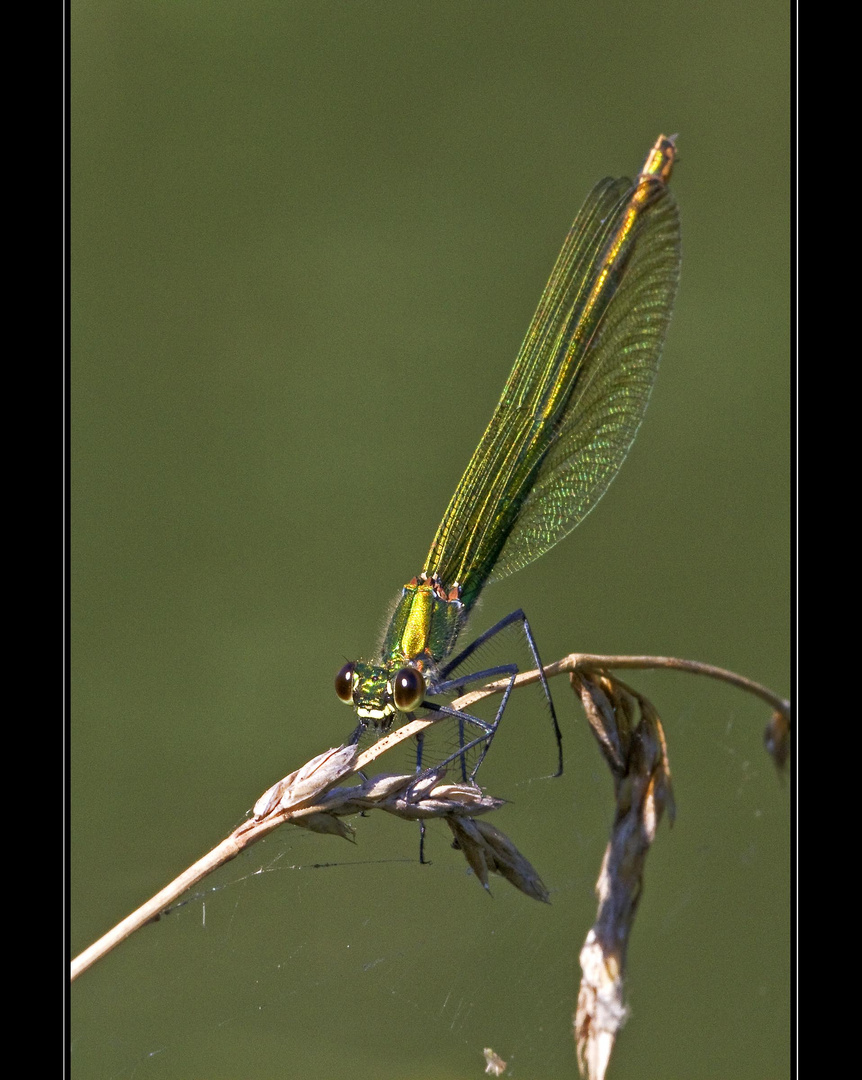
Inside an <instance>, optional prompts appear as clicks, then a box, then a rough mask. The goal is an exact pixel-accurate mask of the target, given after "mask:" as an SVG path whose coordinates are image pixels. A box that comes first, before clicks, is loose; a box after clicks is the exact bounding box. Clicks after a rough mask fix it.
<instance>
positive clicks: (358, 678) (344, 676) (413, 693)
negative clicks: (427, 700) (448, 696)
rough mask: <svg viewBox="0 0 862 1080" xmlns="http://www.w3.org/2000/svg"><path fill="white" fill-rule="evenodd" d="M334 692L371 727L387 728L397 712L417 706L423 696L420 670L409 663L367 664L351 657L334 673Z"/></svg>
mask: <svg viewBox="0 0 862 1080" xmlns="http://www.w3.org/2000/svg"><path fill="white" fill-rule="evenodd" d="M335 692H336V694H337V695H338V697H339V699H340V700H341V701H343V702H344V703H345V704H346V705H353V706H354V708H355V709H356V713H357V715H358V717H359V719H360V720H361V721H362V722H363V723H365V724H369V725H371V726H373V727H377V728H387V727H389V725H390V724H391V723H392V718H393V716H394V715H395V713H396V712H402V713H409V712H412V711H413V710H414V709H418V708H419V706H420V705H421V704H422V699H423V698H424V697H425V692H426V685H425V678H424V676H423V674H422V672H421V671H420V670H419V669H418V668H417V667H413V666H411V665H409V664H403V663H401V664H400V665H396V664H392V665H391V666H389V667H387V666H383V665H381V664H369V663H365V662H364V661H362V660H352V661H351V662H350V663H348V664H345V665H344V667H343V668H342V669H341V670H340V671H339V672H338V674H337V675H336V676H335Z"/></svg>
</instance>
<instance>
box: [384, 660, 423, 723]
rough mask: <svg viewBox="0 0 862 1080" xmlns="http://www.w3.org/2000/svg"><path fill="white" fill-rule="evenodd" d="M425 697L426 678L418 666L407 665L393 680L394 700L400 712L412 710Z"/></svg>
mask: <svg viewBox="0 0 862 1080" xmlns="http://www.w3.org/2000/svg"><path fill="white" fill-rule="evenodd" d="M423 697H425V680H424V679H423V678H422V674H421V672H418V671H417V670H416V668H412V667H405V668H401V670H400V671H399V672H398V673H397V674H396V676H395V678H394V679H393V680H392V700H393V701H394V702H395V708H396V709H398V710H399V712H412V711H413V710H414V709H415V708H417V707H418V706H419V705H421V703H422V698H423Z"/></svg>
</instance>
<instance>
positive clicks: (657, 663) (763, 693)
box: [453, 653, 790, 722]
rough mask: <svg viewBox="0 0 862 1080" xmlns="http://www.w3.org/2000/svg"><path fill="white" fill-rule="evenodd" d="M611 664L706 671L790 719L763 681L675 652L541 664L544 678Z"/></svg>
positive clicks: (573, 657) (534, 677)
mask: <svg viewBox="0 0 862 1080" xmlns="http://www.w3.org/2000/svg"><path fill="white" fill-rule="evenodd" d="M614 668H619V669H623V668H628V669H629V670H638V671H651V670H661V669H665V670H670V671H687V672H688V673H689V674H690V675H706V676H707V677H708V678H710V679H719V680H720V681H721V682H726V683H729V684H730V685H731V686H736V687H737V688H738V689H740V690H745V691H746V692H747V693H749V694H754V695H755V697H759V698H760V699H761V700H762V701H765V702H767V704H769V705H771V706H772V708H773V709H775V711H776V712H779V713H781V715H782V716H783V717H785V718H786V719H787V720H788V722H789V720H790V702H789V701H787V700H786V699H785V698H782V697H780V696H779V695H778V694H776V693H774V692H773V691H772V690H770V689H769V687H767V686H763V684H762V683H758V682H755V681H754V680H753V679H747V678H746V677H745V676H744V675H737V673H736V672H735V671H728V670H727V669H726V668H720V667H716V666H715V665H714V664H704V663H701V662H700V661H699V660H681V659H679V658H678V657H676V656H601V655H599V654H596V653H569V655H568V656H564V657H563V658H562V660H557V661H556V662H555V663H553V664H546V665H545V668H544V672H545V678H546V679H551V678H553V677H554V676H555V675H563V674H572V673H575V674H577V673H579V672H585V673H590V672H597V671H611V670H613V669H614ZM538 681H539V671H538V669H535V670H533V671H525V672H523V673H522V674H520V675H518V676H517V677H516V679H515V686H516V687H517V686H527V685H528V684H529V683H534V682H538ZM508 685H509V680H508V679H497V680H496V681H495V682H492V683H488V684H487V685H486V686H483V687H481V689H479V690H474V691H472V692H471V693H469V694H465V695H464V696H463V697H461V698H458V700H457V701H456V702H453V708H456V709H464V710H467V709H469V708H470V706H471V705H475V704H476V702H477V701H482V700H483V699H484V698H486V697H490V696H491V695H492V694H502V693H503V691H504V690H505V689H506V687H507V686H508Z"/></svg>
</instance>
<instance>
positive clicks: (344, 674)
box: [335, 660, 356, 705]
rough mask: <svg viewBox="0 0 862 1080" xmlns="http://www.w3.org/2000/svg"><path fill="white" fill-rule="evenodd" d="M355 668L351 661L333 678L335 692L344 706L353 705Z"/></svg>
mask: <svg viewBox="0 0 862 1080" xmlns="http://www.w3.org/2000/svg"><path fill="white" fill-rule="evenodd" d="M355 667H356V665H355V664H354V662H353V661H352V660H351V662H350V663H349V664H345V665H344V667H343V668H342V669H341V671H339V673H338V674H337V675H336V676H335V692H336V694H338V696H339V697H340V698H341V700H342V701H343V702H344V703H345V705H352V704H353V669H354V668H355Z"/></svg>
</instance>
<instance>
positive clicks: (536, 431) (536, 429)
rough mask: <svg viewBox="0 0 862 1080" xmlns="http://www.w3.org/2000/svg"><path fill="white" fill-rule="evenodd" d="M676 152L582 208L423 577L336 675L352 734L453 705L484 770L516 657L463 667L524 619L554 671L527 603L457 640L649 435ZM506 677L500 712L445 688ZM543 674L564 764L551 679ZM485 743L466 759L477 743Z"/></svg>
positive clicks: (663, 317) (666, 142)
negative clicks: (459, 702)
mask: <svg viewBox="0 0 862 1080" xmlns="http://www.w3.org/2000/svg"><path fill="white" fill-rule="evenodd" d="M675 156H676V148H675V143H674V138H673V137H671V138H668V137H666V136H664V135H662V136H660V137H659V139H658V140H657V141H656V143H655V146H654V147H653V148H652V150H651V151H650V153H649V156H648V157H647V159H646V162H645V163H644V166H643V169H642V170H641V172H640V173H639V174H638V176H637V178H636V179H635V181H634V182H633V183H632V182H631V181H630V180H627V179H622V180H612V179H606V180H602V181H601V182H600V183H598V184H597V185H596V186H595V187H594V188H593V190H592V191H591V192H590V194H589V195H588V197H587V200H586V202H585V203H584V205H583V206H582V207H581V209H580V211H579V213H578V215H577V217H576V218H575V221H574V224H573V225H572V227H571V229H570V231H569V234H568V236H567V237H566V240H565V243H564V244H563V249H562V251H561V252H560V255H559V257H558V259H557V262H556V265H555V266H554V269H553V271H552V272H551V277H550V279H549V281H548V284H547V285H546V286H545V291H544V292H543V293H542V298H541V300H540V301H539V307H538V309H537V311H536V314H535V315H534V316H533V321H532V323H531V324H530V328H529V330H528V331H527V336H526V338H525V339H524V343H523V345H522V346H521V350H520V352H519V353H518V357H517V359H516V361H515V366H514V368H513V369H512V372H511V374H510V375H509V378H508V381H507V382H506V385H505V386H504V388H503V394H502V397H501V398H500V401H499V403H498V405H497V407H496V409H495V411H494V415H493V416H492V418H491V422H490V424H489V425H488V427H487V429H486V431H485V434H484V435H483V436H482V440H481V442H480V443H479V446H478V448H477V449H476V452H475V453H474V454H473V457H472V459H471V460H470V464H469V465H468V466H467V470H466V472H465V473H464V475H463V477H462V478H461V482H460V483H459V484H458V487H457V489H456V491H455V494H454V495H453V496H452V499H451V501H450V503H449V507H448V509H447V510H446V513H445V514H444V516H443V520H442V522H441V523H440V526H439V528H438V529H437V535H436V536H435V537H434V541H433V543H432V544H431V550H430V551H429V553H428V557H427V558H426V560H425V565H424V567H423V569H422V572H421V574H419V575H418V576H417V577H414V578H413V579H412V580H411V581H409V582H408V583H407V584H406V585H405V586H404V588H403V591H402V593H401V597H400V599H399V601H398V603H397V606H396V607H395V610H394V613H393V615H392V618H391V620H390V622H389V626H388V629H387V631H386V634H385V637H384V640H383V644H382V646H381V648H380V650H379V653H378V655H377V657H376V659H374V660H372V661H361V660H357V661H353V662H351V663H348V664H345V665H344V667H342V669H341V670H340V671H339V672H338V675H337V676H336V679H335V689H336V692H337V694H338V696H339V698H341V700H342V701H344V702H347V703H348V704H352V705H353V706H354V708H355V710H356V714H357V716H358V718H359V726H358V728H357V729H356V732H355V734H354V738H359V736H360V735H361V734H362V732H363V731H364V730H365V729H368V728H371V729H375V730H376V731H378V732H380V731H385V730H386V729H388V728H389V727H390V725H391V724H392V722H393V719H394V718H395V717H396V716H398V715H400V716H402V717H403V718H404V719H405V720H407V719H410V718H412V717H413V715H414V714H415V712H416V711H417V710H423V711H425V710H427V711H428V712H433V713H440V714H443V715H445V716H449V717H452V718H454V719H455V721H457V727H458V729H459V737H458V744H457V750H456V751H455V753H453V754H452V755H451V757H452V758H455V757H460V760H461V762H462V771H463V775H464V777H465V778H466V779H472V778H473V777H474V776H475V774H476V770H477V769H478V767H479V765H480V764H481V762H482V760H483V758H484V756H485V754H486V753H487V751H488V747H489V746H490V743H491V739H492V738H493V736H494V733H495V732H496V730H497V727H498V725H499V723H500V718H501V717H502V715H503V711H504V710H505V708H506V704H507V702H508V698H509V694H510V692H511V689H512V686H513V685H514V680H515V676H516V674H517V670H518V669H517V666H516V665H515V664H502V665H498V666H496V667H491V668H486V669H485V670H483V671H472V672H470V673H469V674H461V675H458V674H457V672H458V670H459V668H462V666H463V665H464V664H465V662H466V661H467V660H468V659H469V657H470V656H472V655H473V654H474V653H475V651H476V650H477V648H479V647H480V646H481V645H483V644H484V643H485V642H487V641H488V640H489V638H491V637H492V636H494V635H495V634H498V633H499V632H500V631H501V630H503V629H504V628H505V627H507V626H511V625H513V624H520V625H521V626H522V627H523V630H524V632H525V635H526V639H527V642H528V645H529V648H530V652H531V654H532V659H533V661H534V662H535V664H536V667H537V668H539V670H540V671H541V667H542V665H541V660H540V658H539V654H538V650H537V649H536V644H535V641H534V639H533V634H532V631H531V630H530V625H529V623H528V622H527V619H526V616H525V615H524V612H523V611H522V610H520V609H519V610H518V611H514V612H512V614H510V615H508V616H506V618H504V619H502V620H501V621H500V622H498V623H497V624H496V625H494V626H492V627H491V628H490V629H489V630H486V631H485V632H484V633H483V634H482V635H481V636H480V637H479V638H477V639H476V640H475V641H474V642H472V643H471V644H470V645H468V646H467V647H466V648H464V649H462V650H461V651H459V652H457V653H456V652H455V646H456V643H457V641H458V638H459V635H460V634H461V632H462V630H463V628H464V625H465V623H466V622H467V618H468V616H469V614H470V611H471V609H472V608H473V606H474V605H475V603H476V600H477V599H478V597H479V594H480V592H481V591H482V589H483V587H484V586H485V584H486V583H487V582H489V581H492V580H498V579H500V578H503V577H506V576H507V575H508V574H511V573H513V572H514V571H516V570H519V569H521V567H523V566H526V565H527V563H530V562H532V561H533V560H534V559H537V558H538V557H539V556H540V555H542V554H543V553H544V552H546V551H547V550H548V549H549V548H551V547H552V546H553V545H554V544H556V543H557V541H558V540H560V539H561V538H562V537H563V536H565V535H566V534H567V533H569V532H570V531H571V530H572V529H573V528H574V527H575V526H576V525H577V524H578V523H579V522H580V521H581V520H582V519H583V518H584V517H585V516H586V515H587V514H588V513H589V511H590V510H591V509H592V508H593V507H594V506H595V505H596V503H597V502H598V500H599V499H600V498H601V496H602V495H603V494H604V492H605V490H606V489H607V487H608V485H609V484H610V482H611V480H612V479H613V477H614V476H615V475H616V472H617V470H618V469H619V467H620V465H621V464H622V462H623V459H624V458H625V456H626V454H627V452H628V450H629V447H630V446H631V443H632V440H633V439H634V437H635V434H636V433H637V430H638V427H639V426H640V423H641V420H642V418H643V415H644V411H645V409H646V406H647V401H648V400H649V395H650V391H651V389H652V385H653V382H654V380H655V376H656V371H657V368H658V362H659V356H660V353H661V347H662V344H663V341H664V336H665V331H666V329H667V326H668V322H669V320H670V315H671V308H672V306H673V300H674V295H675V293H676V287H677V281H678V278H679V264H680V239H679V218H678V213H677V207H676V202H675V200H674V198H673V195H672V193H671V192H670V190H669V188H668V186H667V185H668V180H669V178H670V174H671V169H672V167H673V163H674V158H675ZM495 677H496V678H499V677H508V679H509V682H508V687H507V689H506V691H505V693H504V694H503V695H502V698H501V701H500V705H499V708H498V709H497V712H496V716H495V717H494V719H493V720H492V721H487V720H482V719H480V718H479V717H478V716H475V715H473V714H471V713H467V712H464V711H462V710H458V709H454V708H452V707H451V706H449V705H447V704H446V703H445V701H439V700H437V701H435V700H433V699H435V698H438V699H439V698H441V697H443V698H445V697H446V696H447V695H448V696H450V697H451V695H452V694H453V693H454V692H455V691H459V690H461V689H462V688H463V687H464V686H466V685H467V684H468V683H471V682H476V681H485V680H487V679H491V678H495ZM542 686H543V689H544V693H545V695H546V697H547V700H548V703H549V706H550V711H551V719H552V721H553V728H554V733H555V737H556V740H557V749H558V759H559V769H560V770H561V769H562V742H561V737H560V730H559V725H558V723H557V718H556V713H555V711H554V706H553V701H552V700H551V694H550V690H549V689H548V685H547V681H546V680H545V678H544V675H542ZM477 747H478V748H479V752H478V754H475V755H473V757H471V758H470V765H469V768H468V767H467V765H466V762H467V760H468V754H467V751H469V750H473V749H475V748H477ZM420 764H421V748H420Z"/></svg>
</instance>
